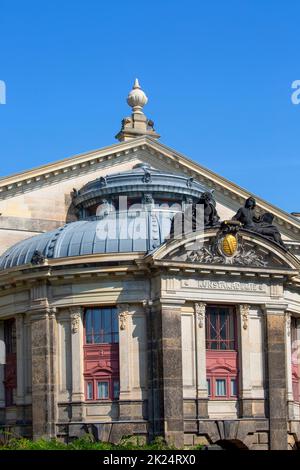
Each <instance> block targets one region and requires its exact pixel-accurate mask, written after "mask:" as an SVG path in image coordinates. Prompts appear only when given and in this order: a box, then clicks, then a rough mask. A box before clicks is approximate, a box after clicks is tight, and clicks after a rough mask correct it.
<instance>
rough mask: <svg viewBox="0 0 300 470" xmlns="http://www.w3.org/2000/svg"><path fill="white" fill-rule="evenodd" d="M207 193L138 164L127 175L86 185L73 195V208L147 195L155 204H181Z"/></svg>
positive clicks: (193, 183)
mask: <svg viewBox="0 0 300 470" xmlns="http://www.w3.org/2000/svg"><path fill="white" fill-rule="evenodd" d="M205 191H208V189H207V188H206V187H205V186H203V185H202V184H200V183H199V182H198V181H196V180H195V179H194V178H192V177H187V176H183V175H178V174H174V173H170V172H167V171H161V170H156V169H154V168H151V166H150V165H148V164H147V163H138V164H137V165H135V166H134V167H133V168H132V169H131V170H129V171H123V172H121V173H114V174H110V175H107V176H106V177H100V178H97V179H96V180H93V181H90V182H89V183H87V184H86V185H85V186H83V187H82V188H81V189H80V190H79V191H76V194H75V195H74V196H75V197H74V200H73V202H74V205H75V206H76V207H77V208H80V207H83V208H88V207H90V206H91V205H93V204H96V203H99V201H101V200H102V199H111V198H117V197H118V196H122V195H126V196H128V197H142V196H143V195H144V194H145V193H147V194H149V193H151V195H152V197H153V198H154V199H155V201H159V200H160V199H165V198H167V199H170V200H171V199H172V200H182V198H183V197H184V196H185V197H187V198H192V199H194V200H198V199H199V198H200V196H201V194H202V193H203V192H205Z"/></svg>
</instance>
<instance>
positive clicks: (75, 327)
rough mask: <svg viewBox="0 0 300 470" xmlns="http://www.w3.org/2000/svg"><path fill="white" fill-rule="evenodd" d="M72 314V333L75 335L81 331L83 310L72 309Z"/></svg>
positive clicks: (79, 308) (78, 308)
mask: <svg viewBox="0 0 300 470" xmlns="http://www.w3.org/2000/svg"><path fill="white" fill-rule="evenodd" d="M70 312H71V330H72V333H73V334H75V333H78V331H79V326H80V321H81V313H82V308H81V307H71V308H70Z"/></svg>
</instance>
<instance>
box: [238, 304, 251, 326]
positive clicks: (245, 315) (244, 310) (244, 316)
mask: <svg viewBox="0 0 300 470" xmlns="http://www.w3.org/2000/svg"><path fill="white" fill-rule="evenodd" d="M249 310H250V306H249V305H248V304H242V305H240V314H241V320H242V323H243V329H244V330H247V328H248V320H249Z"/></svg>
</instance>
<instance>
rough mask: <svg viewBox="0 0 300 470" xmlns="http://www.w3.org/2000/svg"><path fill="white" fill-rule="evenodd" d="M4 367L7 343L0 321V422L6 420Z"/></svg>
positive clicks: (2, 324)
mask: <svg viewBox="0 0 300 470" xmlns="http://www.w3.org/2000/svg"><path fill="white" fill-rule="evenodd" d="M4 366H5V343H4V323H3V321H0V422H1V421H4V418H5V388H4V383H3V380H4Z"/></svg>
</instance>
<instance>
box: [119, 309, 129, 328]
mask: <svg viewBox="0 0 300 470" xmlns="http://www.w3.org/2000/svg"><path fill="white" fill-rule="evenodd" d="M118 311H119V325H120V330H126V325H127V317H128V315H129V312H128V305H127V304H121V305H118Z"/></svg>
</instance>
